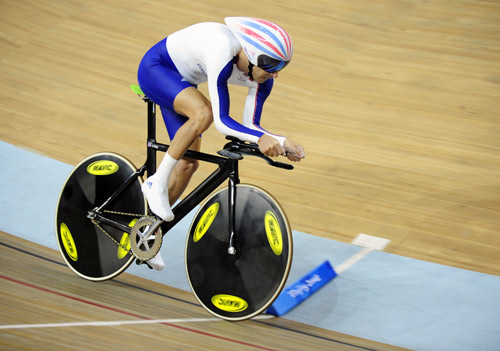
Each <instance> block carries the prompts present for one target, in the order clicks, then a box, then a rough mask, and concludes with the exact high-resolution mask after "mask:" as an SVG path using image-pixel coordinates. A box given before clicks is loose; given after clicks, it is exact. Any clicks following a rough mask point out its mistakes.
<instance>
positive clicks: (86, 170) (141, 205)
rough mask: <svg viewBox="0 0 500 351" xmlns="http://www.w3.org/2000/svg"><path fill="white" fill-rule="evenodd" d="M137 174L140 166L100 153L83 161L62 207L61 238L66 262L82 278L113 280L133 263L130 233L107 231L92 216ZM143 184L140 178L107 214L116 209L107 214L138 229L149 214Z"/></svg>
mask: <svg viewBox="0 0 500 351" xmlns="http://www.w3.org/2000/svg"><path fill="white" fill-rule="evenodd" d="M135 172H136V168H135V167H134V165H133V164H132V163H131V162H130V161H129V160H127V159H126V158H124V157H123V156H120V155H118V154H113V153H99V154H95V155H91V156H89V157H87V158H86V159H84V160H83V161H81V162H80V163H79V164H78V165H77V166H76V167H75V168H74V169H73V171H72V172H71V174H70V175H69V176H68V178H67V180H66V182H65V184H64V186H63V188H62V190H61V193H60V195H59V201H58V204H57V209H56V220H55V224H56V236H57V242H58V244H59V250H60V251H61V254H62V256H63V258H64V261H65V262H66V264H67V265H68V266H69V267H70V268H71V270H73V272H75V273H76V274H77V275H79V276H80V277H82V278H85V279H89V280H94V281H99V280H106V279H110V278H113V277H115V276H117V275H118V274H120V273H121V272H123V271H124V270H125V269H126V268H127V267H128V266H129V265H130V263H132V262H133V260H134V257H133V256H132V255H131V254H130V241H129V234H128V233H126V232H124V231H120V230H118V229H115V228H112V227H109V226H106V225H102V224H101V225H100V227H101V228H102V229H101V228H99V226H97V225H96V224H94V223H93V222H92V221H91V220H90V219H89V218H88V217H87V215H88V212H89V211H90V210H92V209H94V208H96V207H99V206H101V205H102V204H103V203H104V202H105V201H106V199H108V198H109V197H110V196H111V195H112V194H113V193H114V192H115V191H116V190H117V189H118V188H119V187H120V186H121V185H122V184H123V183H124V182H125V181H126V180H127V179H129V177H130V176H131V175H132V174H134V173H135ZM141 184H142V181H141V178H140V177H139V176H137V177H136V179H135V180H134V181H133V182H132V183H131V184H130V185H129V186H128V187H127V188H126V189H125V190H124V191H123V192H122V193H121V194H120V195H119V196H118V197H117V198H116V199H114V200H113V201H112V202H111V203H109V205H107V206H106V209H105V210H108V211H111V212H108V213H106V216H107V217H108V218H111V219H113V220H115V221H118V222H120V223H123V224H125V225H128V226H130V227H132V226H133V225H134V223H135V222H136V221H137V220H138V218H139V217H140V216H141V215H142V214H145V213H147V207H146V201H145V199H144V196H143V194H142V191H141ZM113 212H117V213H113ZM124 213H128V214H137V215H136V216H130V215H125V214H124ZM117 243H119V244H120V245H118V244H117Z"/></svg>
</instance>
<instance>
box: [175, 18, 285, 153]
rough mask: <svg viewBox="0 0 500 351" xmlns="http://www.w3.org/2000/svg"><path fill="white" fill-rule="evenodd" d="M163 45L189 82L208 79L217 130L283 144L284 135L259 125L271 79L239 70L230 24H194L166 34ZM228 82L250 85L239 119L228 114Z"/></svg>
mask: <svg viewBox="0 0 500 351" xmlns="http://www.w3.org/2000/svg"><path fill="white" fill-rule="evenodd" d="M166 46H167V51H168V54H169V55H170V58H171V59H172V61H173V63H174V64H175V66H176V68H177V70H178V71H179V73H180V74H181V75H182V76H183V77H184V78H185V79H186V80H187V81H188V82H190V83H192V84H195V85H198V84H200V83H204V82H207V83H208V91H209V95H210V100H211V103H212V109H213V116H214V123H215V127H216V128H217V130H218V131H219V132H220V133H222V134H224V135H229V136H234V137H237V138H239V139H241V140H245V141H250V142H253V143H257V142H258V140H259V138H260V137H261V136H262V134H264V133H266V134H269V135H271V136H272V137H274V138H276V139H277V140H278V141H279V142H280V144H281V145H283V144H284V142H285V139H286V138H285V137H283V136H279V135H274V134H272V133H269V132H267V131H265V130H264V129H263V128H261V127H260V117H261V113H262V107H263V104H264V102H265V100H266V98H267V97H268V96H269V94H270V92H271V90H272V86H273V79H269V80H267V81H266V82H264V83H262V84H258V83H257V82H255V81H252V80H250V78H249V77H248V76H246V75H244V74H243V72H241V71H240V70H238V68H237V67H236V62H235V58H236V55H237V54H238V52H239V51H240V50H241V45H240V43H239V42H238V40H237V39H236V37H235V36H234V34H233V33H232V32H231V30H230V29H229V27H227V26H226V25H224V24H221V23H199V24H195V25H193V26H190V27H187V28H185V29H182V30H180V31H178V32H175V33H173V34H171V35H169V36H168V37H167V41H166ZM228 84H237V85H242V86H247V87H248V88H249V90H248V96H247V98H246V103H245V108H244V111H243V121H242V123H238V122H236V121H235V120H234V119H233V118H231V117H230V116H229V90H228V86H227V85H228Z"/></svg>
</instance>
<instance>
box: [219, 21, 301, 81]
mask: <svg viewBox="0 0 500 351" xmlns="http://www.w3.org/2000/svg"><path fill="white" fill-rule="evenodd" d="M224 21H225V22H226V24H227V25H228V27H229V28H230V29H231V31H232V32H233V34H234V35H235V36H236V38H237V39H238V41H239V42H240V44H241V46H242V47H243V50H244V51H245V54H246V55H247V57H248V60H249V61H250V63H252V64H253V65H255V66H258V67H260V68H262V69H263V70H265V71H267V72H277V71H280V70H282V69H283V68H285V66H286V65H287V64H288V63H289V62H290V60H291V59H292V54H293V43H292V39H291V38H290V36H289V35H288V33H287V32H286V31H285V30H284V29H283V28H281V27H280V26H278V25H277V24H274V23H272V22H269V21H266V20H263V19H259V18H250V17H226V18H225V19H224Z"/></svg>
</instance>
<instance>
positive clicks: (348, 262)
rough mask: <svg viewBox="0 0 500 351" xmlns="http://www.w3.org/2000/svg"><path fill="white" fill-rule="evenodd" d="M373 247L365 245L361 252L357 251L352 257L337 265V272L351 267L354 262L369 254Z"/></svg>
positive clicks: (340, 272) (339, 272)
mask: <svg viewBox="0 0 500 351" xmlns="http://www.w3.org/2000/svg"><path fill="white" fill-rule="evenodd" d="M372 251H373V249H370V248H369V247H364V248H363V249H362V250H360V251H359V252H357V253H355V254H354V255H352V256H351V257H349V258H348V259H347V260H345V261H344V262H342V263H341V264H339V265H338V266H337V267H335V271H336V272H337V274H342V273H343V272H344V271H345V270H347V269H348V268H349V267H351V266H352V265H353V264H355V263H356V262H358V261H359V260H360V259H362V258H363V257H365V256H366V255H368V254H369V253H370V252H372Z"/></svg>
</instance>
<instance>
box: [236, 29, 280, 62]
mask: <svg viewBox="0 0 500 351" xmlns="http://www.w3.org/2000/svg"><path fill="white" fill-rule="evenodd" d="M240 37H241V38H242V39H243V40H244V41H246V42H247V43H249V44H251V45H253V46H255V47H256V48H258V49H259V50H261V51H262V52H264V53H265V54H266V55H268V56H271V57H272V58H275V59H276V60H283V58H282V57H280V56H278V55H276V53H275V52H273V51H270V50H269V49H268V48H266V47H265V46H262V45H260V43H259V42H257V41H254V40H252V39H251V38H250V37H249V36H246V35H245V36H243V35H241V36H240Z"/></svg>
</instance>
